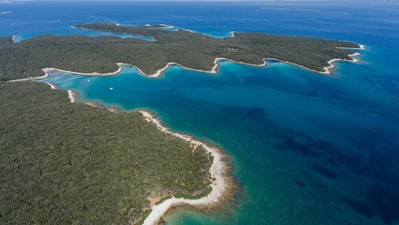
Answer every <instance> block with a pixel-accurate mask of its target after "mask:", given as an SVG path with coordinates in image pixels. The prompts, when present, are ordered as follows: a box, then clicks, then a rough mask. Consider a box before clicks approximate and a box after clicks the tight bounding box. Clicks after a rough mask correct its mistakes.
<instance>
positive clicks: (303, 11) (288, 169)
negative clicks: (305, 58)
mask: <svg viewBox="0 0 399 225" xmlns="http://www.w3.org/2000/svg"><path fill="white" fill-rule="evenodd" d="M63 4H65V6H64V5H63ZM61 6H62V7H61ZM7 7H8V8H4V11H8V10H9V11H12V13H11V14H4V15H1V18H2V20H0V25H2V26H3V27H5V29H3V30H1V31H0V32H1V34H3V35H14V34H16V33H17V34H23V35H27V36H29V35H36V34H41V33H48V32H50V33H61V34H62V33H65V34H67V33H68V29H69V28H68V27H69V25H71V24H76V23H79V22H80V23H89V22H118V23H121V24H146V23H152V24H158V23H163V24H170V25H175V26H177V27H181V28H187V29H191V30H195V31H199V32H204V33H206V34H209V35H214V36H226V35H228V34H229V32H230V31H257V32H265V33H266V32H267V33H279V34H290V35H305V36H315V37H322V38H331V39H337V40H350V41H355V42H358V43H361V44H365V45H366V46H367V47H368V49H367V50H365V51H359V52H361V53H362V56H360V57H359V59H361V60H362V62H361V63H349V62H339V63H337V64H336V65H337V67H336V69H335V70H334V73H335V76H323V75H320V74H316V73H312V72H309V71H306V70H303V69H300V68H297V67H295V66H292V65H287V64H282V63H279V62H275V61H269V62H268V65H267V66H266V67H262V68H260V67H251V66H245V65H239V64H235V63H232V62H229V61H224V62H222V63H221V68H220V73H219V74H217V75H214V74H206V73H200V72H193V71H188V70H185V69H182V68H180V67H178V66H173V67H171V68H170V69H169V70H168V71H167V72H166V73H165V75H164V76H163V77H161V78H158V79H154V78H146V77H143V76H141V75H140V74H138V73H137V71H136V70H135V69H134V68H129V67H124V68H123V71H122V73H121V74H120V75H118V76H113V77H85V76H77V75H70V74H60V73H58V74H55V75H54V76H50V77H49V78H48V79H47V80H45V81H46V82H51V83H53V84H56V85H58V86H59V87H60V88H62V89H68V90H69V89H71V90H76V91H78V92H79V94H80V100H81V101H98V102H100V103H102V104H103V105H104V106H107V107H115V106H116V107H120V108H121V109H122V110H124V111H130V110H132V109H143V108H144V109H149V110H152V111H154V112H156V113H157V115H158V116H159V117H160V118H161V119H162V120H163V121H164V122H165V124H166V125H167V126H169V127H171V128H172V129H173V130H175V131H181V132H187V133H191V134H193V135H195V136H197V137H199V138H204V139H206V140H208V141H210V142H212V143H215V144H217V145H220V146H221V147H223V148H224V149H225V150H226V152H227V153H228V154H229V155H230V156H232V160H233V161H232V164H233V175H234V177H235V178H236V179H237V181H238V182H239V183H240V184H241V185H242V191H241V192H240V194H239V195H238V196H236V199H235V204H234V206H232V207H229V209H228V210H225V211H221V212H214V213H210V214H202V213H197V212H192V211H187V210H183V211H179V212H177V213H174V214H172V215H169V216H168V217H167V218H166V219H167V221H168V224H173V225H180V224H184V225H192V224H273V225H274V224H276V225H280V224H281V225H283V224H284V225H285V224H351V225H352V224H353V225H355V224H399V192H398V191H397V190H399V168H398V167H399V104H398V103H399V100H398V99H399V70H398V69H397V65H399V60H398V57H397V56H396V54H397V52H398V51H399V32H398V31H399V18H398V15H399V5H398V4H397V3H396V2H385V3H382V2H377V1H376V2H374V1H370V2H362V4H361V5H358V4H355V3H346V4H342V3H340V2H334V1H331V2H328V3H323V4H322V3H306V2H296V3H292V2H291V3H277V2H269V3H157V4H154V3H118V4H115V3H112V4H111V3H100V4H96V7H93V5H90V3H76V4H67V3H58V4H55V3H54V4H50V5H48V4H47V5H45V6H44V5H43V4H42V5H41V4H40V3H26V4H23V5H19V6H17V5H10V6H7ZM44 7H50V8H51V7H52V8H51V9H52V10H53V11H52V12H53V13H50V14H47V15H42V17H43V18H42V17H40V16H38V17H37V18H36V20H34V19H31V20H30V21H31V22H30V23H29V25H27V24H21V23H23V21H27V18H30V17H29V16H28V15H29V14H26V13H25V14H22V12H28V11H29V10H31V11H32V12H31V15H41V14H40V11H41V10H43V8H44ZM58 8H62V9H63V10H67V12H68V13H69V14H68V17H67V16H66V14H67V13H65V12H63V11H61V10H59V9H58ZM28 9H29V10H28ZM18 12H21V14H18ZM29 12H30V11H29ZM132 15H134V16H132ZM282 15H283V16H282ZM3 18H4V19H3ZM59 18H61V19H60V21H59V22H54V23H46V22H45V21H56V19H59ZM12 23H15V24H16V25H10V24H12ZM111 89H112V90H111Z"/></svg>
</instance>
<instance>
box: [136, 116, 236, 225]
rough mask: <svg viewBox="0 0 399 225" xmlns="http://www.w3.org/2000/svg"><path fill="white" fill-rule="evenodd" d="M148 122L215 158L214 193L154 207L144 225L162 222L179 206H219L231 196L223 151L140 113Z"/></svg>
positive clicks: (212, 173)
mask: <svg viewBox="0 0 399 225" xmlns="http://www.w3.org/2000/svg"><path fill="white" fill-rule="evenodd" d="M139 112H140V113H141V114H142V115H143V116H144V118H145V120H147V121H148V122H151V123H154V124H155V125H156V126H157V128H158V130H160V131H162V132H164V133H167V134H171V135H173V136H175V137H177V138H180V139H182V140H184V141H186V142H188V143H190V144H191V145H193V146H195V147H198V146H201V147H203V148H204V149H205V150H206V151H207V152H209V153H210V154H211V155H212V156H213V162H212V165H211V168H210V173H211V177H212V178H213V182H212V184H211V188H212V191H211V193H210V194H208V195H207V196H205V197H203V198H200V199H184V198H176V197H172V198H170V199H168V200H166V201H164V202H162V203H160V204H159V205H154V206H153V207H152V211H151V213H150V214H149V215H148V216H147V217H146V218H145V220H144V223H143V225H155V224H158V222H159V221H160V220H161V218H162V216H163V215H165V214H166V213H167V212H168V210H170V209H172V208H174V207H178V206H185V205H188V206H194V207H209V206H212V205H217V204H218V203H219V202H220V201H221V200H222V199H223V198H224V195H228V194H229V189H230V188H232V187H229V185H228V184H229V183H230V182H231V181H230V179H231V178H229V176H228V175H227V171H228V169H227V165H226V163H225V162H224V160H223V158H224V155H223V153H222V151H221V150H220V149H219V148H217V147H215V146H212V145H210V144H207V143H205V142H201V141H198V140H196V139H195V138H194V137H192V136H189V135H186V134H180V133H175V132H172V131H170V129H169V128H167V127H165V126H164V125H163V124H162V122H161V121H160V120H159V119H157V118H156V117H155V116H154V115H153V114H152V113H151V112H148V111H143V110H140V111H139Z"/></svg>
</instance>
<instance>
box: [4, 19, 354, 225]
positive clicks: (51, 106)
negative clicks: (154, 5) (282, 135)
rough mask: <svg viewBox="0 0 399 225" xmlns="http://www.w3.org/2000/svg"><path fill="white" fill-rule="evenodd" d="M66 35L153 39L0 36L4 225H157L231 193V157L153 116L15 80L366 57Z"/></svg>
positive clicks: (135, 30)
mask: <svg viewBox="0 0 399 225" xmlns="http://www.w3.org/2000/svg"><path fill="white" fill-rule="evenodd" d="M74 27H76V28H78V29H90V30H98V31H108V32H113V33H127V34H134V35H142V36H151V37H154V38H155V41H153V42H152V41H145V40H142V39H138V38H126V39H122V38H119V37H112V36H100V37H86V36H56V35H43V36H39V37H35V38H31V39H28V40H24V41H21V42H19V43H15V42H14V41H13V38H12V37H2V38H0V80H1V81H0V99H1V100H0V115H1V116H0V134H1V135H0V149H1V151H0V182H1V184H2V185H1V188H0V202H2V204H1V206H0V223H2V224H3V223H4V224H26V223H29V224H155V223H157V222H158V221H159V220H161V219H162V216H163V215H164V213H166V212H167V211H168V210H169V209H170V208H171V207H179V206H185V205H191V206H195V207H208V208H209V207H212V206H218V205H220V204H221V202H225V201H228V200H231V199H232V196H233V194H234V192H235V191H236V189H235V185H236V183H235V182H234V180H233V179H232V177H231V175H230V171H229V159H228V156H227V155H226V154H224V151H223V150H222V149H220V148H218V147H217V146H214V145H212V144H210V143H207V142H206V141H200V140H197V139H195V138H194V137H192V136H190V135H187V134H181V133H175V132H172V131H171V130H169V129H168V128H167V127H165V126H164V125H163V124H162V123H161V121H160V120H159V119H158V118H156V116H155V115H154V114H153V113H151V112H148V111H133V112H129V113H124V112H120V111H118V110H117V109H116V110H114V109H113V110H109V109H106V108H104V107H101V106H100V105H98V104H95V105H94V106H95V107H92V106H93V104H90V105H88V104H84V103H80V102H79V101H76V100H77V99H76V95H75V93H73V92H71V91H68V92H64V91H61V90H53V89H56V87H54V86H52V85H50V87H51V88H49V86H48V85H46V84H43V83H37V82H23V81H31V80H35V79H40V78H42V77H45V76H47V75H48V74H49V73H51V72H52V71H54V70H63V71H74V72H75V73H78V74H83V75H117V74H118V72H119V71H120V70H121V66H122V65H130V66H135V67H137V68H138V70H139V71H140V72H141V73H142V74H143V75H145V76H149V77H151V76H152V77H159V76H162V74H163V72H164V71H165V70H167V68H168V67H169V66H170V65H175V64H176V65H180V66H182V67H185V68H187V69H191V70H198V71H203V72H208V73H217V69H218V62H219V61H220V60H231V61H234V62H237V63H244V64H249V65H254V66H263V65H265V64H266V63H265V62H266V61H265V60H267V59H274V60H279V61H284V62H287V63H292V64H295V65H297V66H300V67H303V68H306V69H308V70H312V71H314V72H317V73H324V74H330V73H331V68H332V67H333V64H332V63H333V62H334V61H335V60H354V58H353V56H354V54H356V53H355V52H354V50H355V49H359V48H362V46H361V45H359V44H356V43H351V42H345V41H334V40H323V39H317V38H308V37H294V36H279V35H268V34H261V33H239V32H233V33H232V36H231V37H226V38H214V37H210V36H207V35H204V34H201V33H195V32H191V31H188V30H182V29H178V30H169V29H168V28H169V26H167V25H162V24H161V25H143V26H120V25H119V24H85V25H74ZM43 73H44V75H43ZM21 81H22V82H21ZM68 98H69V100H68ZM71 102H72V103H74V104H71Z"/></svg>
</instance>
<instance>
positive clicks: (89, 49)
mask: <svg viewBox="0 0 399 225" xmlns="http://www.w3.org/2000/svg"><path fill="white" fill-rule="evenodd" d="M74 27H76V28H82V29H90V30H99V31H109V32H114V33H126V34H133V35H142V36H151V37H153V38H155V41H154V42H150V41H145V40H142V39H138V38H125V39H122V38H119V37H112V36H101V37H85V36H55V35H44V36H40V37H36V38H32V39H28V40H25V41H22V42H19V43H14V42H13V41H12V38H11V37H6V38H1V39H0V62H1V64H0V79H2V80H12V79H20V78H26V77H38V76H41V75H43V71H42V69H43V68H56V69H60V70H65V71H75V72H81V73H89V74H90V73H94V74H99V73H105V74H110V73H111V74H115V71H118V69H119V65H120V64H121V63H122V64H129V65H132V66H135V67H137V68H138V69H139V70H140V71H141V72H142V73H143V74H145V75H148V76H159V75H161V74H162V72H163V71H164V70H165V69H166V68H167V67H168V66H169V65H172V64H179V65H181V66H183V67H186V68H190V69H194V70H201V71H208V72H213V73H215V72H216V69H217V66H215V65H217V61H218V60H223V59H228V60H232V61H235V62H241V63H246V64H251V65H264V64H265V59H275V60H280V61H284V62H288V63H292V64H296V65H298V66H301V67H304V68H307V69H310V70H313V71H316V72H320V73H327V74H328V73H330V69H331V67H332V62H333V61H334V60H337V59H339V60H353V57H352V56H353V54H355V52H354V49H358V48H361V46H360V45H359V44H356V43H351V42H344V41H333V40H324V39H317V38H308V37H295V36H279V35H268V34H262V33H239V32H233V33H232V37H228V38H214V37H210V36H207V35H204V34H201V33H193V32H190V31H187V30H182V29H179V30H176V31H172V30H168V29H165V28H164V26H161V25H155V26H148V25H147V26H120V25H119V24H86V25H74ZM117 63H119V65H118V64H117ZM113 72H114V73H113Z"/></svg>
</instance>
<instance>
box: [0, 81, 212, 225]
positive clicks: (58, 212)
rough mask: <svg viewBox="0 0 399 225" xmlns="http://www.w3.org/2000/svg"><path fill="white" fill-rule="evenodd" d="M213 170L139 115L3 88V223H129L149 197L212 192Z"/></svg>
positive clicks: (22, 86)
mask: <svg viewBox="0 0 399 225" xmlns="http://www.w3.org/2000/svg"><path fill="white" fill-rule="evenodd" d="M211 163H212V157H211V156H210V155H209V154H208V153H206V152H205V150H204V149H201V148H198V149H196V150H195V151H193V149H191V148H190V145H189V144H188V143H185V142H184V141H182V140H181V139H178V138H176V137H174V136H172V135H168V134H165V133H163V132H161V131H159V130H157V128H156V126H155V125H153V124H151V123H148V122H146V121H145V120H144V119H143V117H142V116H141V115H140V114H139V113H136V112H132V113H113V112H110V111H109V110H107V109H103V108H95V107H91V106H88V105H85V104H81V103H74V104H72V103H69V101H68V98H67V93H66V92H65V91H61V90H51V89H50V88H49V87H48V85H46V84H43V83H33V82H16V83H9V82H1V81H0V184H1V185H0V224H40V225H43V224H49V225H50V224H51V225H53V224H128V223H130V222H132V221H137V220H139V219H140V218H142V217H143V215H144V214H145V209H146V208H147V209H148V208H149V201H147V200H146V198H147V197H148V196H151V197H156V198H160V197H162V196H169V195H184V196H186V195H189V196H198V195H201V194H203V193H204V192H207V191H209V190H208V189H209V184H210V173H209V168H210V165H211Z"/></svg>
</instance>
